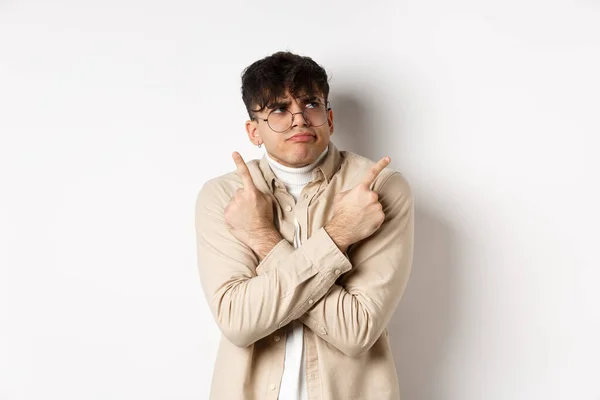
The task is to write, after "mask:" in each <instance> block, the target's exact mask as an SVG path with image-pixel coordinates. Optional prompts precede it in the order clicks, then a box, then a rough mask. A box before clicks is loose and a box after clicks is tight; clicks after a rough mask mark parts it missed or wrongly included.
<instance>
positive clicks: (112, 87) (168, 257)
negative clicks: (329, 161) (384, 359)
mask: <svg viewBox="0 0 600 400" xmlns="http://www.w3.org/2000/svg"><path fill="white" fill-rule="evenodd" d="M281 49H283V50H286V49H287V50H291V51H294V52H298V53H300V54H305V55H309V56H311V57H313V58H314V59H315V60H316V61H317V62H319V63H320V64H322V65H323V66H324V67H325V68H326V69H327V71H328V72H329V73H330V75H331V77H332V80H331V90H332V92H331V102H332V106H333V108H334V112H335V119H336V122H337V124H336V132H335V135H334V136H333V140H334V142H335V143H336V145H337V146H338V147H339V148H340V149H345V150H350V151H355V152H358V153H360V154H363V155H365V156H367V157H369V158H372V159H379V158H380V157H382V156H384V155H389V156H391V157H392V167H393V168H395V169H397V170H400V171H402V172H403V173H404V174H405V176H406V177H407V178H408V180H409V181H410V182H411V184H412V186H413V189H414V191H415V197H416V248H415V261H414V269H413V273H412V276H411V281H410V283H409V286H408V289H407V291H406V293H405V296H404V298H403V300H402V302H401V306H400V308H399V309H398V312H397V313H396V315H395V316H394V318H393V320H392V322H391V327H390V330H391V337H392V344H393V346H394V349H395V350H394V356H395V359H396V362H397V365H398V372H399V378H400V381H401V386H402V393H403V400H482V399H485V400H532V399H535V400H537V399H539V400H542V399H544V400H559V399H560V400H597V399H600V387H599V385H598V383H597V379H598V377H599V376H600V344H599V341H600V316H599V315H600V313H599V311H598V308H599V305H600V291H599V290H598V285H599V283H600V282H599V281H600V279H599V278H600V272H599V268H598V267H599V266H600V263H599V261H598V253H597V249H598V240H600V237H599V236H600V235H599V234H598V226H599V225H600V215H599V211H598V210H599V207H598V203H599V201H600V196H599V194H598V182H599V181H600V179H599V177H598V171H600V163H599V161H598V159H597V158H595V156H596V154H597V153H598V144H599V141H598V136H599V135H600V123H599V120H600V115H599V109H600V97H599V93H600V77H599V71H600V2H598V1H597V0H570V1H567V0H563V1H541V0H538V1H536V0H526V1H523V0H519V1H517V0H508V1H499V0H497V1H468V0H459V1H452V2H445V1H441V0H438V1H435V0H420V1H416V0H411V1H401V2H391V1H390V2H384V1H377V0H376V1H369V2H360V1H345V2H341V1H340V2H326V1H304V2H260V1H254V2H244V1H242V0H237V1H233V2H224V3H222V4H216V2H204V3H203V2H198V1H191V0H179V1H170V2H167V1H162V2H159V1H141V0H118V1H117V0H104V1H99V0H94V1H74V0H72V1H64V0H63V1H58V0H57V1H53V2H48V1H46V2H43V1H33V0H22V1H19V0H4V1H0V135H1V141H0V178H1V180H0V194H1V195H0V399H2V400H41V399H44V400H46V399H61V400H68V399H69V400H70V399H73V400H81V399H85V400H92V399H111V400H113V399H114V400H117V399H119V400H120V399H123V400H125V399H126V400H130V399H145V400H153V399H206V398H207V397H208V391H209V385H210V379H211V373H212V365H213V361H214V358H215V354H216V346H217V344H218V340H219V331H218V328H217V327H216V324H215V323H214V321H213V320H212V317H211V315H210V313H209V310H208V307H207V305H206V301H205V299H204V295H203V293H202V290H201V286H200V282H199V277H198V273H197V267H196V255H195V234H194V225H193V223H194V218H193V214H194V201H195V196H196V194H197V192H198V190H199V189H200V187H201V186H202V184H203V183H204V182H205V181H206V180H208V179H209V178H212V177H214V176H217V175H220V174H223V173H226V172H229V171H232V170H233V169H234V164H233V161H232V160H231V156H230V155H231V152H232V151H234V150H237V151H240V152H241V153H242V155H243V156H244V157H245V158H246V160H249V159H251V158H259V157H260V156H262V154H263V151H264V149H261V150H259V149H257V148H254V147H252V145H251V144H250V143H249V141H248V139H247V137H246V135H245V132H244V122H245V119H246V114H245V110H244V106H243V103H242V101H241V96H240V74H241V71H242V70H243V68H244V67H246V66H247V65H249V64H250V63H252V62H253V61H255V60H257V59H259V58H262V57H264V56H266V55H269V54H271V53H273V52H275V51H277V50H281Z"/></svg>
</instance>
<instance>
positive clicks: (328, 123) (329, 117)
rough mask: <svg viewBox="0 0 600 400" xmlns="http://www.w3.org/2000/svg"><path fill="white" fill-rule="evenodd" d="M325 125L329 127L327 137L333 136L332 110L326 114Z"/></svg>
mask: <svg viewBox="0 0 600 400" xmlns="http://www.w3.org/2000/svg"><path fill="white" fill-rule="evenodd" d="M327 125H329V136H331V135H333V110H329V111H328V113H327Z"/></svg>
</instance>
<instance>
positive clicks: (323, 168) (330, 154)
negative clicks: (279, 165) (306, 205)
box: [258, 141, 342, 190]
mask: <svg viewBox="0 0 600 400" xmlns="http://www.w3.org/2000/svg"><path fill="white" fill-rule="evenodd" d="M341 164H342V155H341V154H340V151H339V150H338V149H337V147H336V146H335V145H334V144H333V142H332V141H329V149H328V150H327V154H326V155H325V158H323V160H321V163H319V165H317V166H316V167H315V168H314V169H313V170H312V176H313V181H316V180H319V179H325V181H326V182H327V184H329V181H330V180H331V178H332V177H333V175H334V174H335V173H336V172H337V171H338V169H339V168H340V166H341ZM258 165H259V168H260V171H261V172H262V174H263V177H264V178H265V181H266V182H267V183H268V184H269V187H270V189H271V190H274V187H275V181H276V179H277V178H276V176H275V174H274V173H273V170H272V169H271V167H270V166H269V160H267V156H266V154H265V155H264V156H263V157H262V158H261V159H260V162H259V164H258Z"/></svg>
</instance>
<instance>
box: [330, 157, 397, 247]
mask: <svg viewBox="0 0 600 400" xmlns="http://www.w3.org/2000/svg"><path fill="white" fill-rule="evenodd" d="M389 163H390V158H389V157H384V158H382V159H381V160H379V161H378V162H377V163H376V164H375V165H374V166H373V167H372V168H371V170H370V171H369V172H368V173H367V174H366V175H365V177H364V178H363V180H362V181H361V182H360V183H359V184H358V185H356V186H355V187H354V188H352V189H351V190H347V191H345V192H341V193H338V194H336V195H335V198H334V202H333V217H332V219H331V221H329V222H328V223H327V224H326V226H325V230H326V231H327V233H328V234H329V236H331V239H332V240H333V241H334V242H335V244H336V245H337V246H338V247H339V248H340V250H341V251H343V252H345V251H346V250H347V249H348V247H349V246H350V245H351V244H353V243H356V242H358V241H359V240H362V239H365V238H367V237H369V236H371V235H372V234H373V233H374V232H375V231H376V230H377V229H379V227H380V226H381V224H382V223H383V220H384V219H385V214H384V213H383V206H382V205H381V203H380V202H379V196H378V195H377V192H374V191H373V190H371V189H369V188H370V186H371V184H372V183H373V182H375V179H376V178H377V176H378V175H379V174H380V173H381V171H383V169H384V168H385V167H386V166H387V165H388V164H389Z"/></svg>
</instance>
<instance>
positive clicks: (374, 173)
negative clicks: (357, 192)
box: [361, 157, 391, 187]
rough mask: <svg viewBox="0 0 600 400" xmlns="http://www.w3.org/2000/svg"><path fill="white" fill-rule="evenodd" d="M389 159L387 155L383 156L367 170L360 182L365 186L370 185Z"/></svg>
mask: <svg viewBox="0 0 600 400" xmlns="http://www.w3.org/2000/svg"><path fill="white" fill-rule="evenodd" d="M390 161H391V160H390V158H389V157H383V158H382V159H381V160H379V161H377V163H376V164H375V165H373V166H372V167H371V169H370V170H369V172H367V174H366V175H365V177H364V178H363V180H362V182H361V184H363V185H364V186H366V187H370V186H371V185H372V184H373V182H375V179H377V176H379V174H380V173H381V171H383V169H384V168H385V167H387V166H388V164H389V163H390Z"/></svg>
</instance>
